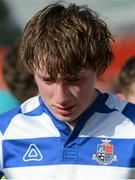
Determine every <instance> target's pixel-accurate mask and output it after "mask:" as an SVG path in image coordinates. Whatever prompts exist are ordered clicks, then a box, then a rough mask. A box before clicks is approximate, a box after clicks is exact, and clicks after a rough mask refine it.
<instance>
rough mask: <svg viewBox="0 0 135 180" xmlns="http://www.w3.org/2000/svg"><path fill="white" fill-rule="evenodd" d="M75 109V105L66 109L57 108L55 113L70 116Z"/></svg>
mask: <svg viewBox="0 0 135 180" xmlns="http://www.w3.org/2000/svg"><path fill="white" fill-rule="evenodd" d="M74 107H75V105H72V106H69V107H66V108H64V107H58V106H55V111H56V112H57V113H58V114H60V115H69V114H71V113H72V111H73V109H74Z"/></svg>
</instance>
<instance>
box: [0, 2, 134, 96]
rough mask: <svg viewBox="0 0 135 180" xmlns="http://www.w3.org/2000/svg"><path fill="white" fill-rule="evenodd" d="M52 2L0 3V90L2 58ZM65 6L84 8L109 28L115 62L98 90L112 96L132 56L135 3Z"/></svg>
mask: <svg viewBox="0 0 135 180" xmlns="http://www.w3.org/2000/svg"><path fill="white" fill-rule="evenodd" d="M52 2H56V1H51V0H0V88H1V89H6V88H7V86H6V84H5V82H4V78H3V73H2V63H3V59H4V56H5V54H6V52H7V50H8V48H9V47H10V46H12V45H13V44H14V43H15V42H16V41H17V39H18V38H19V37H20V35H21V33H22V31H23V29H24V26H25V24H26V23H27V22H28V20H29V19H30V18H31V17H32V16H33V15H34V14H35V13H36V12H38V11H39V10H40V9H41V8H43V7H44V6H46V5H47V4H49V3H52ZM66 2H67V3H76V4H78V5H82V4H86V5H88V6H89V7H90V8H92V9H94V10H95V11H97V12H98V14H99V15H100V17H101V18H102V19H103V20H104V21H105V22H106V23H107V24H108V26H109V28H110V30H111V32H112V33H113V36H114V38H115V44H114V45H113V50H114V54H115V62H114V63H113V64H112V66H111V67H109V69H108V70H107V71H106V72H105V73H104V74H103V77H102V79H101V80H100V81H98V82H97V87H98V88H100V89H101V90H103V91H104V90H105V91H109V92H114V91H115V87H114V85H115V81H116V79H117V76H118V73H119V71H120V69H121V67H122V65H123V63H124V62H125V61H126V59H127V58H128V57H131V56H132V55H134V54H135V0H83V1H81V0H74V1H73V0H71V1H69V0H67V1H66Z"/></svg>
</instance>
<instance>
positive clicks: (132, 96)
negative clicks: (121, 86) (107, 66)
mask: <svg viewBox="0 0 135 180" xmlns="http://www.w3.org/2000/svg"><path fill="white" fill-rule="evenodd" d="M116 95H117V96H118V97H119V98H120V99H122V100H127V101H129V102H131V103H133V104H135V82H133V83H132V84H131V85H130V86H129V87H128V89H127V90H125V91H123V92H121V93H117V94H116Z"/></svg>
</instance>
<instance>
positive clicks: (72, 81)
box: [67, 78, 81, 84]
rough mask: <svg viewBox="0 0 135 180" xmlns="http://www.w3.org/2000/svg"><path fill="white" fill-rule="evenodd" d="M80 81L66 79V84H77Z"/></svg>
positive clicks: (78, 79)
mask: <svg viewBox="0 0 135 180" xmlns="http://www.w3.org/2000/svg"><path fill="white" fill-rule="evenodd" d="M80 80H81V79H80V78H77V79H68V80H67V83H69V84H73V83H78V82H79V81H80Z"/></svg>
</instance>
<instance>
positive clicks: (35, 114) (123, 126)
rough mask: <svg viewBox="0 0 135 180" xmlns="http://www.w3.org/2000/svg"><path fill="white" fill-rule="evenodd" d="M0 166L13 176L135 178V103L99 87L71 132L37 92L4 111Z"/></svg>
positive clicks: (0, 118) (0, 125)
mask: <svg viewBox="0 0 135 180" xmlns="http://www.w3.org/2000/svg"><path fill="white" fill-rule="evenodd" d="M0 171H2V172H4V174H5V176H6V178H9V179H13V178H16V179H28V178H30V179H47V180H50V179H59V180H60V179H61V180H72V179H73V180H81V179H90V178H92V179H94V178H99V179H102V178H106V179H109V178H111V179H113V178H115V179H121V178H124V179H129V178H135V105H133V104H130V103H127V102H126V101H121V100H119V99H117V97H116V96H115V95H112V94H107V93H100V94H99V96H98V97H97V99H96V100H95V102H94V103H93V104H92V106H91V107H90V108H89V109H88V110H87V111H86V112H84V113H83V114H82V115H81V117H80V118H79V122H78V124H77V126H76V127H75V128H74V130H73V131H72V132H70V131H69V129H68V128H67V126H66V124H65V123H64V122H61V121H59V120H58V119H56V118H55V117H54V116H53V115H52V114H51V113H50V111H49V110H48V109H47V107H46V106H45V104H44V103H43V101H42V98H41V97H40V96H37V97H33V98H31V99H29V100H27V101H26V102H24V103H23V104H22V105H21V106H20V107H18V108H16V109H14V110H12V111H10V112H8V113H6V114H4V115H1V116H0Z"/></svg>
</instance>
